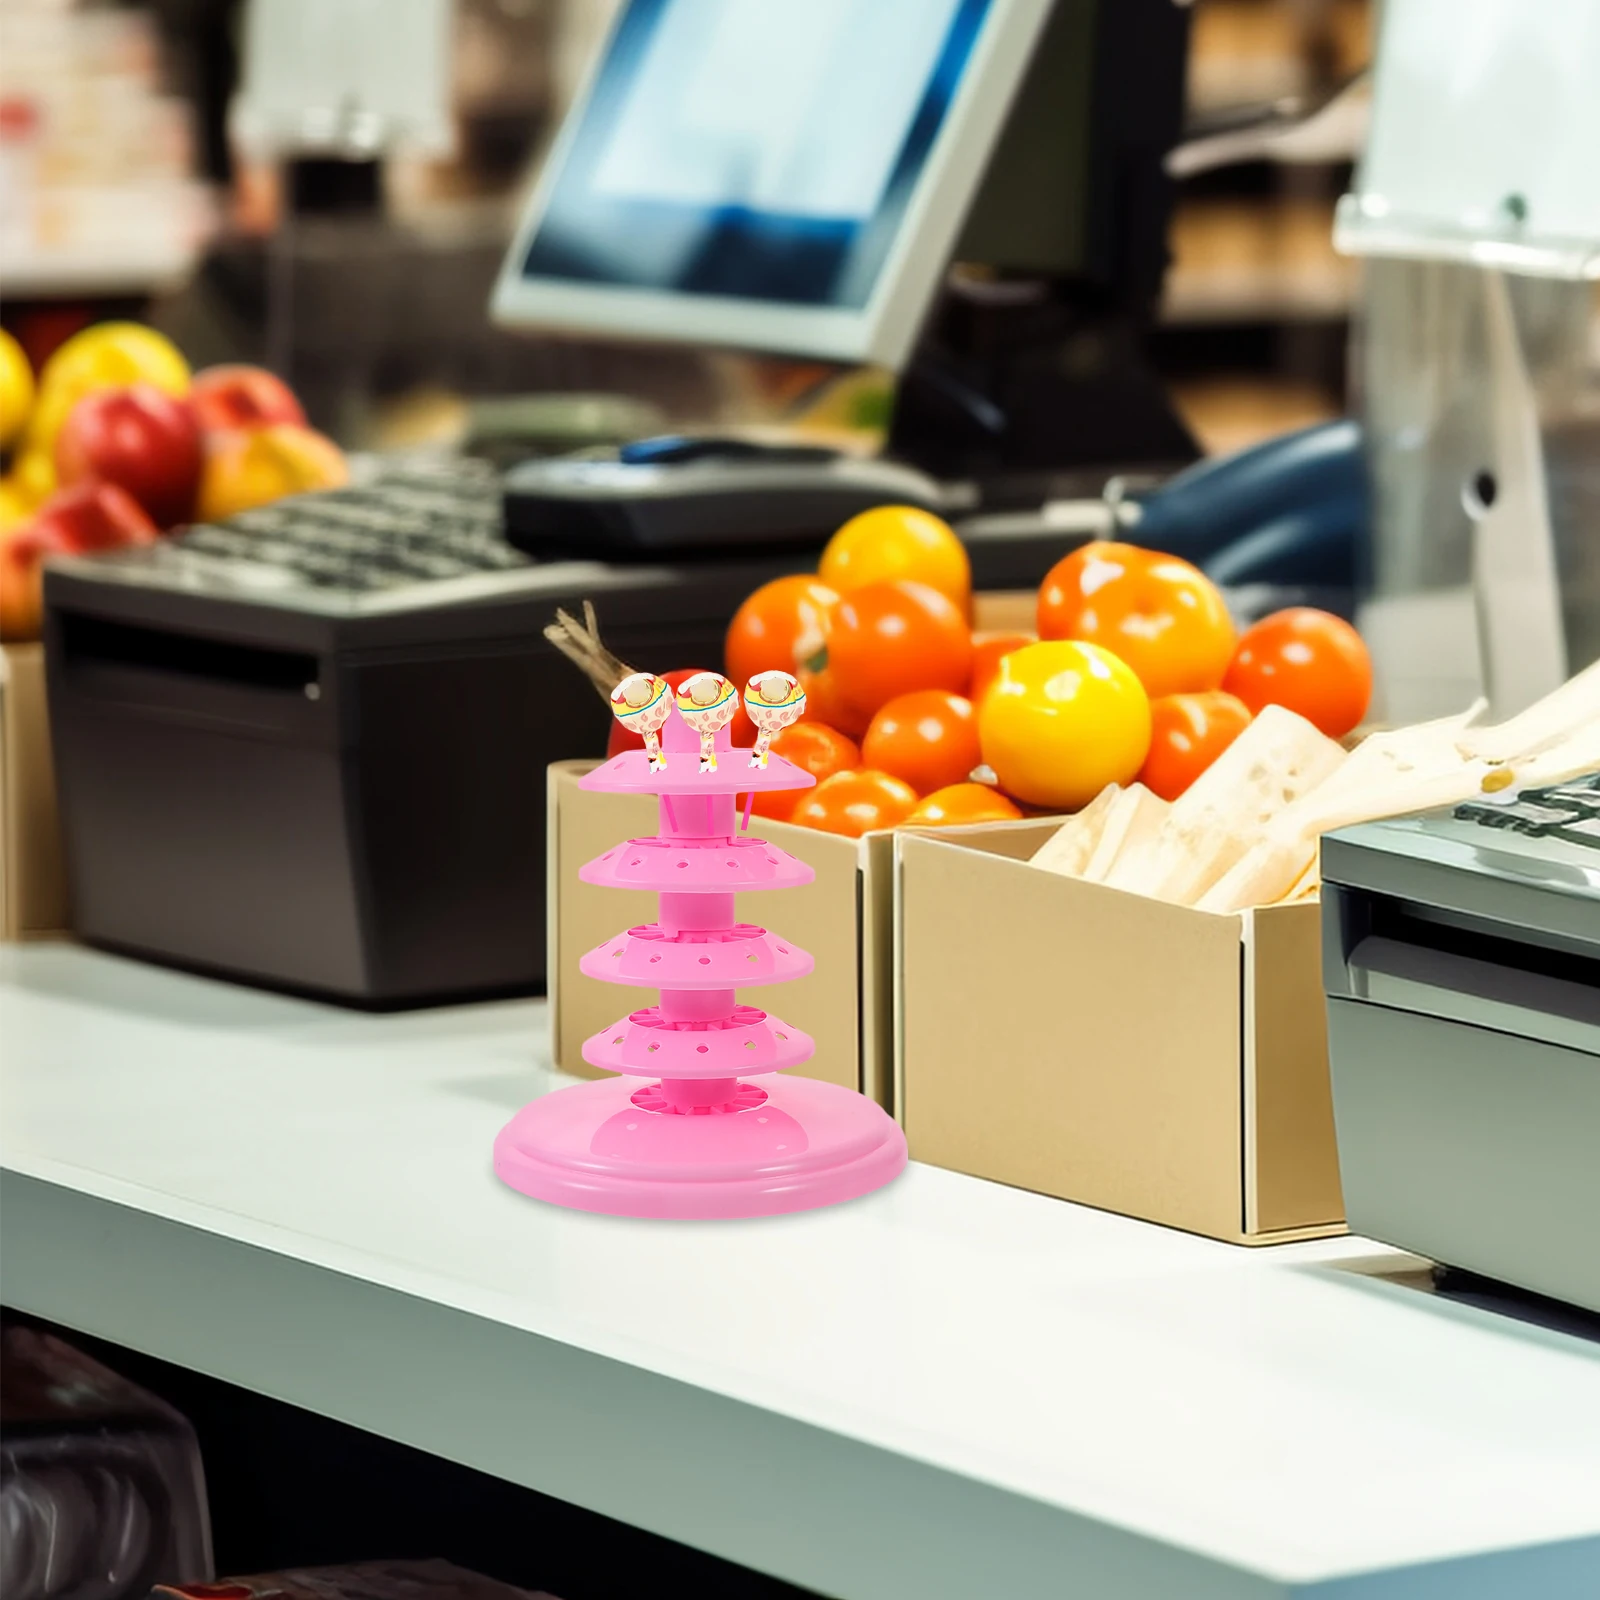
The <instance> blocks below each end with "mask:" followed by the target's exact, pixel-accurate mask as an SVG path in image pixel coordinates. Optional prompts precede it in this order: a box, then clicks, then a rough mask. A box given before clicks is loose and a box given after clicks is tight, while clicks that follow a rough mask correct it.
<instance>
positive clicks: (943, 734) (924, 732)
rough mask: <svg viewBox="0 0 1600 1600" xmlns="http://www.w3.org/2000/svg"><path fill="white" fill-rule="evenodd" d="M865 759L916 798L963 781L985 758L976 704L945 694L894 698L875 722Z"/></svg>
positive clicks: (940, 691)
mask: <svg viewBox="0 0 1600 1600" xmlns="http://www.w3.org/2000/svg"><path fill="white" fill-rule="evenodd" d="M861 759H862V760H863V761H864V762H866V764H867V765H868V766H869V767H875V768H877V769H878V770H879V771H880V772H892V773H893V774H894V776H895V777H897V778H903V779H905V781H906V782H907V783H909V784H910V785H911V787H912V788H913V789H915V790H916V791H917V793H918V794H932V793H933V791H934V790H935V789H943V788H946V787H947V786H948V785H950V784H952V783H962V782H964V781H965V780H966V777H967V774H968V773H970V772H971V771H972V769H973V768H974V767H975V766H977V765H978V763H979V762H980V761H981V760H982V759H983V756H982V754H981V752H980V751H979V749H978V719H977V717H976V715H975V714H974V713H973V710H972V702H971V701H970V700H967V699H964V698H963V697H962V696H961V695H958V694H951V693H950V692H949V691H948V690H945V689H917V690H915V691H914V692H913V693H911V694H901V695H896V696H895V698H894V699H893V700H891V701H890V702H889V703H888V705H886V706H884V707H882V709H880V710H879V712H878V714H877V715H876V716H875V717H874V718H873V719H872V725H871V726H870V727H869V728H868V729H867V736H866V738H865V739H863V740H862V741H861Z"/></svg>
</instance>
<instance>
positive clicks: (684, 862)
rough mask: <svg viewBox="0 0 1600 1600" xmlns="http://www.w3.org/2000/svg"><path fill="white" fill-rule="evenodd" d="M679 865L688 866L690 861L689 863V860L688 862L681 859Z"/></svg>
mask: <svg viewBox="0 0 1600 1600" xmlns="http://www.w3.org/2000/svg"><path fill="white" fill-rule="evenodd" d="M678 865H679V866H680V867H686V866H688V865H689V863H688V862H687V861H680V862H679V863H678Z"/></svg>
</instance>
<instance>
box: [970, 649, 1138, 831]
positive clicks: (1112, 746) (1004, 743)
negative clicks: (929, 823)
mask: <svg viewBox="0 0 1600 1600" xmlns="http://www.w3.org/2000/svg"><path fill="white" fill-rule="evenodd" d="M978 737H979V741H980V743H981V744H982V746H983V759H984V760H985V761H986V762H987V763H988V764H989V766H991V767H992V768H993V769H994V773H995V777H996V779H997V780H998V781H999V785H1000V787H1001V788H1002V789H1004V790H1005V792H1006V793H1007V794H1008V795H1011V796H1012V797H1013V798H1014V799H1017V800H1021V801H1024V802H1025V803H1027V804H1028V805H1034V806H1044V807H1047V808H1049V809H1051V810H1056V811H1076V810H1077V809H1078V808H1079V807H1080V806H1085V805H1087V804H1088V803H1089V802H1090V801H1091V800H1092V799H1094V797H1095V796H1096V795H1097V794H1099V793H1100V791H1101V790H1102V789H1103V788H1105V786H1106V785H1107V784H1108V783H1127V782H1128V781H1129V779H1131V778H1132V777H1133V775H1134V774H1135V773H1136V772H1138V770H1139V768H1140V767H1142V766H1143V765H1144V758H1145V756H1146V754H1147V753H1148V752H1149V749H1150V700H1149V697H1148V696H1147V695H1146V694H1145V692H1144V687H1143V685H1141V684H1140V682H1139V680H1138V679H1137V678H1136V677H1135V676H1134V675H1133V671H1132V669H1131V668H1130V667H1128V666H1127V664H1126V663H1125V662H1123V661H1122V659H1121V658H1120V657H1118V656H1114V655H1112V653H1111V652H1110V651H1109V650H1105V649H1102V648H1101V647H1100V646H1099V645H1097V644H1082V643H1079V642H1078V641H1076V640H1069V639H1057V640H1043V641H1041V642H1040V643H1038V644H1030V645H1027V646H1025V647H1024V648H1023V649H1021V650H1014V651H1012V653H1011V654H1010V655H1008V656H1006V657H1005V658H1004V659H1003V660H1002V661H1001V663H1000V675H999V677H997V678H996V679H995V681H994V682H993V684H991V685H990V687H989V692H988V694H986V695H985V696H984V698H983V704H982V705H981V706H980V707H979V708H978Z"/></svg>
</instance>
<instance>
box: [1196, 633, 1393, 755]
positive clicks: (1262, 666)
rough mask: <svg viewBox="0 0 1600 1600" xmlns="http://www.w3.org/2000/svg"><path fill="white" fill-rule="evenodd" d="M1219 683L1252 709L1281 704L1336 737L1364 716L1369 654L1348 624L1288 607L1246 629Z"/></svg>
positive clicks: (1369, 685) (1369, 686)
mask: <svg viewBox="0 0 1600 1600" xmlns="http://www.w3.org/2000/svg"><path fill="white" fill-rule="evenodd" d="M1222 687H1223V688H1224V689H1226V690H1227V691H1228V692H1229V694H1236V695H1238V697H1239V698H1240V699H1241V700H1242V701H1244V703H1245V704H1246V705H1247V706H1248V707H1249V708H1250V710H1251V711H1252V712H1255V711H1259V710H1260V709H1261V708H1262V707H1263V706H1286V707H1288V709H1289V710H1290V711H1298V712H1299V713H1300V715H1301V716H1302V717H1304V718H1305V719H1306V721H1308V722H1311V723H1314V724H1315V725H1316V726H1317V727H1318V728H1320V729H1321V730H1322V731H1323V732H1324V733H1325V734H1327V736H1328V737H1329V738H1330V739H1342V738H1343V737H1344V736H1345V735H1346V734H1347V733H1349V732H1350V730H1351V729H1352V728H1354V727H1355V726H1356V725H1357V724H1358V723H1359V722H1360V721H1361V719H1362V718H1363V717H1364V716H1366V714H1367V706H1368V704H1369V703H1370V702H1371V700H1372V657H1371V656H1369V655H1368V654H1367V647H1366V645H1364V644H1363V643H1362V642H1361V635H1360V634H1359V633H1357V632H1356V630H1355V629H1354V628H1352V627H1351V626H1350V624H1349V623H1348V622H1345V621H1344V620H1342V619H1341V618H1339V617H1335V616H1332V615H1330V614H1329V613H1328V612H1326V611H1317V610H1314V609H1313V608H1312V607H1310V606H1291V607H1290V608H1289V609H1288V610H1287V611H1275V612H1274V613H1273V614H1272V615H1271V616H1270V617H1263V618H1262V619H1261V621H1260V622H1258V623H1256V624H1255V625H1254V626H1253V627H1251V628H1249V629H1247V630H1246V632H1245V635H1244V637H1243V638H1242V639H1240V641H1239V648H1238V650H1237V651H1235V652H1234V657H1233V661H1232V662H1231V663H1230V665H1229V667H1228V672H1227V676H1226V677H1225V678H1224V679H1223V680H1222Z"/></svg>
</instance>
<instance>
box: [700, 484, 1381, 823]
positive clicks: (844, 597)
mask: <svg viewBox="0 0 1600 1600" xmlns="http://www.w3.org/2000/svg"><path fill="white" fill-rule="evenodd" d="M971 609H972V575H971V568H970V566H969V564H968V561H967V553H966V550H965V548H964V547H963V546H962V544H961V541H960V540H959V539H958V538H957V537H956V535H955V533H954V532H953V531H952V530H951V529H950V528H949V527H948V526H947V525H946V524H945V523H943V522H941V521H940V520H939V518H937V517H934V516H931V515H929V514H928V513H927V512H924V511H919V510H915V509H912V508H910V507H905V506H882V507H879V508H877V509H876V510H873V511H868V512H865V513H863V514H862V515H861V516H859V517H856V518H854V519H853V520H852V521H850V522H848V523H846V524H845V526H844V527H843V528H841V529H840V530H839V532H838V533H837V534H835V535H834V537H833V539H832V541H831V542H830V543H829V545H828V547H827V549H826V550H825V551H824V553H823V557H822V560H821V563H820V564H819V566H818V569H817V571H816V573H815V574H802V575H797V576H794V577H788V578H778V579H776V580H774V581H773V582H771V583H768V584H765V585H763V586H762V587H761V588H760V589H758V590H756V592H755V593H754V594H753V595H751V596H750V598H749V599H748V600H746V601H745V603H744V604H743V605H742V606H741V607H740V608H739V611H738V613H737V614H736V615H735V617H734V619H733V622H732V624H731V626H730V627H729V629H728V636H727V644H726V663H725V665H726V671H727V674H728V676H729V677H730V678H732V679H733V681H734V682H735V683H745V682H748V681H749V679H750V678H752V677H753V676H755V675H756V673H758V672H761V671H765V670H767V669H770V668H773V667H777V668H781V669H782V670H784V671H788V672H793V673H795V674H796V675H797V676H798V677H799V679H800V681H801V683H802V684H803V685H804V687H805V690H806V700H807V711H806V716H805V719H804V720H803V721H801V722H799V723H797V724H796V725H795V726H793V727H791V728H788V729H785V730H784V732H783V733H782V734H780V735H779V737H778V739H777V740H776V741H775V743H774V749H776V750H778V751H779V752H780V753H781V754H782V755H784V756H786V757H787V758H788V759H789V760H790V761H793V762H794V763H796V765H798V766H801V767H804V768H805V770H806V771H808V772H810V773H811V774H812V775H813V776H815V777H816V778H817V780H818V782H817V787H816V788H815V789H810V790H805V791H802V792H801V793H800V794H799V795H796V794H794V793H792V792H789V793H774V794H770V795H764V796H760V797H758V798H757V801H756V807H755V808H756V810H757V811H758V812H759V813H760V814H761V815H763V816H767V817H774V818H777V819H779V820H787V821H791V822H795V823H799V824H801V825H804V826H807V827H814V828H820V829H822V830H824V831H827V832H830V833H840V834H846V835H849V836H851V837H858V836H859V835H861V834H863V833H866V832H869V831H871V830H873V829H877V828H891V827H897V826H900V825H902V824H905V825H917V824H924V823H925V824H930V825H933V824H939V825H948V824H953V823H966V822H990V821H999V820H1005V819H1014V818H1017V817H1020V816H1022V815H1024V814H1025V812H1024V808H1027V809H1028V810H1031V811H1045V812H1061V811H1071V810H1075V809H1077V808H1078V807H1080V806H1082V805H1085V804H1087V803H1088V801H1090V800H1092V799H1093V798H1094V797H1095V795H1097V794H1098V793H1099V792H1100V791H1101V789H1103V788H1104V787H1105V786H1106V785H1107V784H1110V783H1129V782H1132V781H1133V780H1135V779H1138V780H1140V781H1142V782H1144V783H1145V784H1147V785H1148V786H1149V787H1150V788H1151V789H1153V790H1154V791H1155V792H1156V793H1157V794H1159V795H1161V796H1163V797H1164V798H1166V799H1175V798H1176V797H1177V796H1178V795H1179V794H1181V793H1182V792H1183V791H1184V790H1185V789H1186V788H1187V787H1188V786H1189V785H1190V784H1191V783H1193V782H1194V780H1195V779H1196V778H1197V777H1198V776H1199V775H1200V773H1202V772H1203V771H1204V770H1205V769H1206V767H1208V766H1209V765H1210V764H1211V762H1212V761H1214V760H1215V759H1216V758H1217V756H1219V755H1220V754H1221V753H1222V752H1223V751H1224V750H1225V749H1226V748H1227V747H1228V745H1229V744H1231V743H1232V742H1233V740H1234V739H1235V738H1237V737H1238V735H1239V734H1240V733H1241V732H1242V731H1243V730H1244V728H1245V727H1247V726H1248V725H1249V722H1250V720H1251V718H1252V717H1253V716H1254V715H1255V713H1256V712H1258V711H1259V710H1260V709H1261V708H1262V707H1263V706H1265V705H1268V704H1278V705H1285V706H1288V707H1289V708H1290V709H1291V710H1294V711H1298V712H1299V713H1300V714H1301V715H1303V716H1305V717H1306V718H1308V719H1309V720H1310V721H1311V722H1313V723H1314V724H1316V726H1317V727H1319V728H1320V729H1321V730H1322V731H1323V732H1324V733H1326V734H1328V735H1329V736H1330V737H1334V738H1338V737H1342V736H1343V735H1344V734H1346V733H1348V732H1349V731H1350V730H1351V729H1352V728H1354V727H1355V726H1356V724H1357V723H1358V722H1359V721H1360V720H1361V718H1362V717H1363V716H1364V715H1365V712H1366V708H1367V702H1368V699H1369V698H1370V695H1371V688H1372V671H1371V664H1370V661H1369V660H1368V657H1367V653H1366V649H1365V647H1364V646H1363V645H1362V643H1361V640H1360V637H1359V636H1358V635H1357V634H1356V632H1355V630H1354V629H1353V628H1351V627H1350V626H1349V624H1348V623H1345V622H1343V621H1341V620H1340V619H1339V618H1337V617H1333V616H1330V615H1328V614H1327V613H1325V612H1320V611H1312V610H1309V609H1305V608H1296V609H1294V610H1290V611H1283V612H1279V613H1277V614H1275V615H1274V616H1271V617H1268V618H1266V619H1264V620H1263V621H1261V622H1258V623H1257V624H1255V626H1254V627H1252V628H1250V629H1248V630H1247V631H1246V632H1245V633H1244V634H1243V635H1242V636H1241V635H1239V634H1238V633H1237V631H1236V629H1235V627H1234V624H1233V621H1232V619H1231V618H1230V616H1229V614H1228V610H1227V607H1226V606H1225V605H1224V603H1223V599H1222V596H1221V594H1220V593H1219V592H1218V590H1217V588H1216V586H1215V585H1214V584H1213V583H1212V582H1211V581H1210V580H1209V579H1208V578H1207V577H1206V576H1205V575H1204V574H1203V573H1202V572H1200V571H1199V570H1198V569H1197V568H1195V567H1193V566H1191V565H1190V564H1189V563H1188V562H1186V561H1180V560H1178V559H1176V558H1175V557H1172V556H1167V555H1162V554H1160V553H1159V552H1156V551H1149V550H1142V549H1139V548H1137V547H1135V546H1133V545H1127V544H1118V543H1110V542H1105V541H1097V542H1095V543H1092V544H1088V545H1085V546H1083V547H1082V548H1080V549H1078V550H1075V551H1073V552H1072V554H1070V555H1068V556H1066V557H1065V558H1064V559H1063V560H1061V561H1060V562H1058V563H1057V564H1056V566H1055V567H1054V568H1053V569H1052V570H1051V571H1050V573H1049V575H1048V576H1047V577H1046V578H1045V581H1044V583H1043V585H1042V586H1041V587H1040V590H1039V599H1038V633H1037V636H1034V635H1030V634H1022V633H1006V634H987V635H986V634H974V633H973V632H972V629H971V626H970V621H969V619H970V616H971ZM739 731H740V730H739V729H737V728H736V729H735V730H734V742H735V743H736V744H738V743H743V742H745V741H744V740H742V739H741V738H740V737H739Z"/></svg>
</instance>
